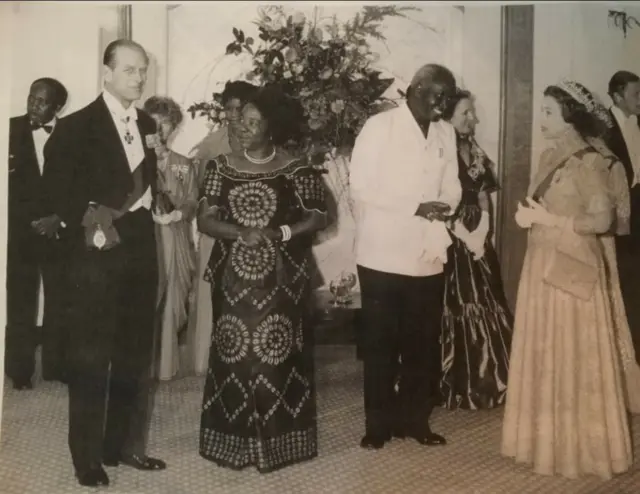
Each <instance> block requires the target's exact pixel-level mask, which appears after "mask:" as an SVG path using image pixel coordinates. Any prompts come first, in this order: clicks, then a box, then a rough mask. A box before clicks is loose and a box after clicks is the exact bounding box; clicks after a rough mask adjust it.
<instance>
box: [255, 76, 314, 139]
mask: <svg viewBox="0 0 640 494" xmlns="http://www.w3.org/2000/svg"><path fill="white" fill-rule="evenodd" d="M246 104H247V105H249V104H251V105H253V106H255V107H256V108H257V109H258V111H259V112H260V114H261V115H262V117H263V118H264V119H265V120H266V121H267V128H268V130H267V132H268V133H269V135H270V136H271V140H272V142H273V143H274V144H275V145H276V146H284V145H285V144H289V143H292V142H299V141H300V139H301V137H302V126H303V125H304V121H305V116H304V109H303V108H302V105H301V104H300V102H299V101H298V100H296V99H294V98H292V97H291V96H288V95H287V94H286V93H285V92H284V91H283V90H282V89H281V88H280V87H279V86H277V85H275V84H274V85H267V86H263V87H261V88H260V89H259V90H258V91H257V92H256V93H254V94H253V96H252V97H250V98H249V100H248V101H247V103H246Z"/></svg>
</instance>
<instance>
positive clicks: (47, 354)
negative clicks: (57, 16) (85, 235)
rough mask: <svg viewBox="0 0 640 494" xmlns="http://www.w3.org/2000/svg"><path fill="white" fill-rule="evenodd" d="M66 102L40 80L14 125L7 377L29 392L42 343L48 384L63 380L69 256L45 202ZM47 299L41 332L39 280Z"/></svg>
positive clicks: (63, 93) (56, 86)
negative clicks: (49, 149)
mask: <svg viewBox="0 0 640 494" xmlns="http://www.w3.org/2000/svg"><path fill="white" fill-rule="evenodd" d="M66 102H67V90H66V89H65V87H64V86H63V85H62V84H61V83H60V82H59V81H57V80H55V79H51V78H48V77H47V78H42V79H38V80H36V81H34V82H33V83H32V84H31V88H30V90H29V96H28V98H27V113H26V114H25V115H22V116H20V117H14V118H12V119H11V120H10V121H9V214H8V216H9V229H8V243H7V247H8V249H7V250H8V252H7V328H6V355H5V372H6V374H7V376H8V377H9V378H10V379H11V380H12V382H13V387H14V388H15V389H30V388H31V387H32V382H31V379H32V377H33V372H34V370H35V350H36V346H37V344H38V340H40V341H41V342H42V370H43V377H44V378H45V379H46V380H55V379H59V380H63V379H64V377H63V374H64V369H63V367H64V358H63V356H64V348H65V345H66V342H65V338H64V334H63V333H64V323H63V320H62V315H63V295H64V294H65V288H64V286H63V282H62V281H63V276H62V275H63V273H64V267H63V266H64V265H63V259H64V258H63V255H64V252H65V249H64V242H63V239H62V240H61V235H63V232H62V231H61V224H60V221H59V219H58V218H57V217H56V216H55V215H50V214H49V213H50V212H49V211H47V209H46V206H45V204H44V200H43V199H44V198H43V188H44V183H43V181H44V178H43V166H44V149H45V147H46V146H47V144H48V142H49V138H50V136H51V134H52V132H53V131H54V128H55V126H56V120H57V115H58V113H59V112H60V111H61V110H62V108H63V107H64V105H65V104H66ZM41 277H42V285H43V291H44V298H45V303H46V304H45V310H44V316H43V321H42V328H41V330H40V331H38V330H37V326H38V325H39V321H37V319H38V298H39V289H40V280H41Z"/></svg>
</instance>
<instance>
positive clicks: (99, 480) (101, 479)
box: [76, 467, 109, 487]
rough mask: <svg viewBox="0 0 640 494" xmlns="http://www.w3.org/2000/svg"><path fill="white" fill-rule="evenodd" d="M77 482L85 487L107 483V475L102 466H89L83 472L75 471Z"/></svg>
mask: <svg viewBox="0 0 640 494" xmlns="http://www.w3.org/2000/svg"><path fill="white" fill-rule="evenodd" d="M76 477H77V479H78V483H79V484H80V485H82V486H85V487H98V486H101V485H105V486H106V485H109V477H108V476H107V472H105V471H104V470H103V469H102V467H95V468H90V469H89V470H85V471H83V472H77V473H76Z"/></svg>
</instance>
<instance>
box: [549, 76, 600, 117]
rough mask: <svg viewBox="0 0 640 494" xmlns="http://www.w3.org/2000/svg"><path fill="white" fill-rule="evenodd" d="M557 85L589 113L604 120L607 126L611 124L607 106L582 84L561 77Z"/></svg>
mask: <svg viewBox="0 0 640 494" xmlns="http://www.w3.org/2000/svg"><path fill="white" fill-rule="evenodd" d="M557 87H559V88H560V89H562V90H563V91H564V92H565V93H567V94H568V95H569V96H571V97H572V98H573V99H574V100H575V101H577V102H578V103H580V104H581V105H583V106H584V107H585V108H586V109H587V111H588V112H589V113H591V114H592V115H594V116H595V117H596V118H598V119H600V120H601V121H602V122H604V123H605V125H607V127H611V126H612V125H613V122H612V120H611V117H610V115H609V112H608V111H607V108H606V107H605V106H604V105H603V104H602V103H601V102H600V101H598V99H597V98H596V96H595V95H594V94H593V93H592V92H591V91H589V90H588V89H587V88H586V87H584V86H583V85H582V84H580V83H579V82H576V81H571V80H569V79H562V80H561V81H560V82H559V83H558V84H557Z"/></svg>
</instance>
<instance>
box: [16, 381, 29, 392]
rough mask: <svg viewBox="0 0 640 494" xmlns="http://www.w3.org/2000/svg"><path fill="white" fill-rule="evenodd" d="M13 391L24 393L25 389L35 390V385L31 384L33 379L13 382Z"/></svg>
mask: <svg viewBox="0 0 640 494" xmlns="http://www.w3.org/2000/svg"><path fill="white" fill-rule="evenodd" d="M13 389H16V390H18V391H22V390H25V389H33V384H32V383H31V379H27V380H21V381H13Z"/></svg>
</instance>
